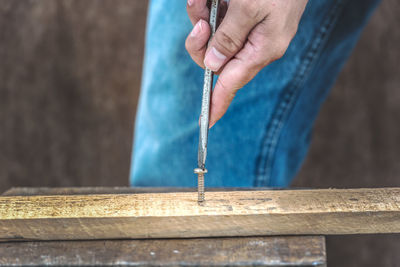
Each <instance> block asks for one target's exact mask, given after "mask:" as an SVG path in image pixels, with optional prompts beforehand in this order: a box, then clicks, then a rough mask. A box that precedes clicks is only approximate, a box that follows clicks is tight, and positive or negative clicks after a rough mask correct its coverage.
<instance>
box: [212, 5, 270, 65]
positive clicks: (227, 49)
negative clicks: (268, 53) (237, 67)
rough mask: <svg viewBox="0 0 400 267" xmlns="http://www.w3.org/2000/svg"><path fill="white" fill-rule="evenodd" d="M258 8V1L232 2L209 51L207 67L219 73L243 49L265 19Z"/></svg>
mask: <svg viewBox="0 0 400 267" xmlns="http://www.w3.org/2000/svg"><path fill="white" fill-rule="evenodd" d="M258 8H259V4H258V1H256V0H252V1H241V0H236V1H234V0H231V1H230V3H229V6H228V10H227V12H226V15H225V18H224V19H223V21H222V23H221V25H220V26H219V27H218V29H217V31H216V33H215V35H214V37H213V38H212V40H211V42H210V45H209V47H208V49H207V52H206V56H205V59H204V64H205V66H207V67H208V68H209V69H211V70H212V71H214V72H218V70H220V68H221V67H222V66H223V65H224V64H225V63H227V62H228V61H229V60H230V59H231V58H232V57H233V56H234V55H235V54H236V53H238V52H239V51H240V50H241V49H242V48H243V45H244V43H245V42H246V40H247V37H248V35H249V33H250V31H251V30H252V29H253V28H254V27H255V26H256V25H257V24H258V23H259V22H260V21H262V20H263V19H264V18H265V16H263V15H262V14H263V13H262V12H259V10H258Z"/></svg>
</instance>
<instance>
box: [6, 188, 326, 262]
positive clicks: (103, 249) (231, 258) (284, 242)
mask: <svg viewBox="0 0 400 267" xmlns="http://www.w3.org/2000/svg"><path fill="white" fill-rule="evenodd" d="M188 190H189V191H191V190H193V189H190V188H165V187H164V188H137V187H136V188H129V187H108V188H107V187H93V188H90V187H85V188H12V189H10V190H8V191H7V192H5V193H4V194H3V195H8V196H11V195H26V196H29V195H46V194H47V195H48V194H53V195H66V194H69V195H79V194H99V193H102V194H124V193H125V194H126V193H149V192H152V193H155V192H170V191H175V192H176V191H188ZM213 190H216V189H213ZM248 190H249V189H248ZM9 265H30V266H34V265H36V266H42V265H48V266H65V265H70V266H71V265H75V266H85V265H86V266H94V265H96V266H99V265H102V266H115V265H130V266H132V265H134V266H188V265H190V266H233V265H234V266H326V249H325V238H324V237H323V236H285V237H282V236H277V237H235V238H203V239H201V238H197V239H147V240H98V241H97V240H96V241H42V242H40V241H38V242H30V241H26V242H2V243H0V266H9Z"/></svg>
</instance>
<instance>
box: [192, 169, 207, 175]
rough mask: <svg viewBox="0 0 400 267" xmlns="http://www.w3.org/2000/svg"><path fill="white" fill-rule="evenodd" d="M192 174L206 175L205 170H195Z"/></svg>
mask: <svg viewBox="0 0 400 267" xmlns="http://www.w3.org/2000/svg"><path fill="white" fill-rule="evenodd" d="M194 173H196V174H205V173H207V169H201V168H196V169H194Z"/></svg>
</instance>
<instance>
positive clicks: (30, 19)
mask: <svg viewBox="0 0 400 267" xmlns="http://www.w3.org/2000/svg"><path fill="white" fill-rule="evenodd" d="M146 7H147V1H144V0H86V1H80V0H59V1H53V0H41V1H35V0H32V1H28V0H19V1H15V0H0V191H4V190H6V189H7V188H9V187H11V186H91V185H93V186H94V185H97V186H99V185H102V186H115V185H128V173H129V162H130V152H131V145H132V131H133V121H134V115H135V109H136V101H137V96H138V93H139V84H140V77H141V63H142V54H143V37H144V29H145V16H146ZM399 17H400V4H399V2H398V1H397V0H384V1H383V3H382V4H381V6H380V7H379V9H378V11H377V12H376V13H375V15H374V16H373V18H372V20H371V21H370V23H369V24H368V26H367V29H366V31H365V32H364V33H363V35H362V38H361V41H360V42H359V44H358V45H357V47H356V49H355V51H354V53H353V55H352V57H351V58H350V61H349V62H348V63H347V65H346V66H345V68H344V70H343V73H342V74H341V75H340V78H339V80H338V82H337V83H336V85H335V88H334V89H333V92H332V94H331V95H330V97H329V98H328V100H327V102H326V104H325V105H324V107H323V109H322V112H321V115H320V116H319V118H318V121H317V125H316V128H315V133H314V139H313V144H312V147H311V150H310V153H309V157H308V159H307V160H306V163H305V165H304V167H303V169H302V170H301V172H300V175H299V177H298V178H297V179H296V182H295V184H294V185H295V186H306V187H313V188H319V187H322V188H324V187H379V186H400V179H399V176H400V162H399V158H400V127H399V125H398V124H399V118H400V90H399V86H400V75H399V73H400V70H399V69H398V66H399V64H400V49H399V48H398V47H400V31H399V30H398V27H399V26H400V21H399V19H398V18H399ZM327 245H328V258H329V263H330V265H329V266H400V253H398V252H399V251H400V236H399V235H373V236H346V237H341V236H339V237H329V238H328V242H327Z"/></svg>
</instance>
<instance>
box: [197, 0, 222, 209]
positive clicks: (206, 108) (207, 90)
mask: <svg viewBox="0 0 400 267" xmlns="http://www.w3.org/2000/svg"><path fill="white" fill-rule="evenodd" d="M218 10H219V0H211V8H210V21H209V23H210V27H211V36H210V40H211V38H212V37H213V36H214V33H215V30H216V28H217V19H218ZM210 40H209V41H208V42H210ZM213 77H214V73H213V72H212V71H211V70H210V69H208V68H206V69H205V71H204V85H203V98H202V101H201V114H200V134H199V152H198V159H197V166H198V168H197V169H195V173H197V175H198V195H199V198H198V199H199V203H201V202H203V201H204V174H205V173H207V169H206V168H205V164H206V157H207V142H208V127H209V118H210V99H211V91H212V86H213Z"/></svg>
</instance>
